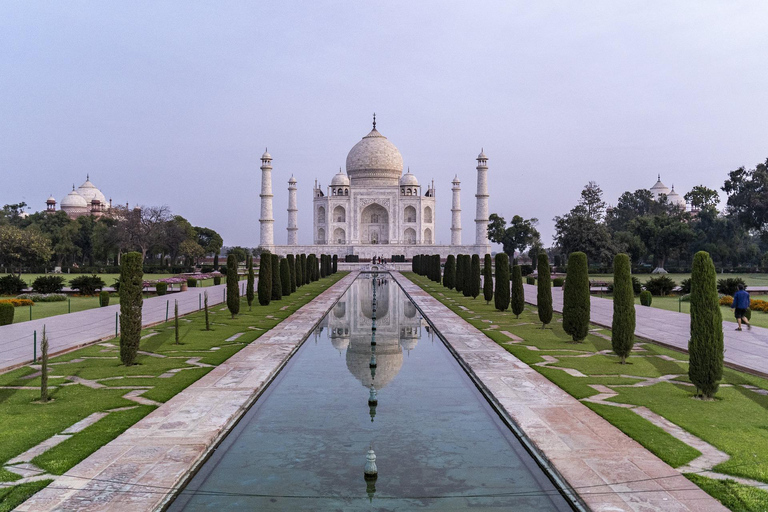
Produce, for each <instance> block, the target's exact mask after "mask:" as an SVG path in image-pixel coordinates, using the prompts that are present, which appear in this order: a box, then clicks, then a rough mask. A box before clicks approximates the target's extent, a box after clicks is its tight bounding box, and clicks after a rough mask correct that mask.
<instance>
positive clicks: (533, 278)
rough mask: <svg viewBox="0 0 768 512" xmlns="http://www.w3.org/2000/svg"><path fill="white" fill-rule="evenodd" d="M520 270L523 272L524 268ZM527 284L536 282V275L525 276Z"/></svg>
mask: <svg viewBox="0 0 768 512" xmlns="http://www.w3.org/2000/svg"><path fill="white" fill-rule="evenodd" d="M520 271H521V272H522V269H520ZM525 284H530V285H534V284H536V278H535V277H530V276H528V277H526V278H525Z"/></svg>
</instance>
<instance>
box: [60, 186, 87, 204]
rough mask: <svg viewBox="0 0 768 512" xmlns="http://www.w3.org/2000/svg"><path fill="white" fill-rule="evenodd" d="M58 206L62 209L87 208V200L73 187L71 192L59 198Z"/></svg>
mask: <svg viewBox="0 0 768 512" xmlns="http://www.w3.org/2000/svg"><path fill="white" fill-rule="evenodd" d="M60 206H61V207H62V208H63V209H67V208H88V201H86V200H85V198H84V197H83V196H81V195H80V194H78V193H77V191H76V190H75V189H74V188H73V189H72V192H70V193H69V194H67V195H66V197H64V199H62V200H61V204H60Z"/></svg>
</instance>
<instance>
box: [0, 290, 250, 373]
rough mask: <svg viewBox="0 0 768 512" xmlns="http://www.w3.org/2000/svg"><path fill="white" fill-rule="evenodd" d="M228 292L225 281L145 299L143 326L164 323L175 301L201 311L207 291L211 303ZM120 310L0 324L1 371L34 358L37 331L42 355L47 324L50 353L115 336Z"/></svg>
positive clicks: (183, 310) (186, 308) (116, 307)
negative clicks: (41, 343) (43, 337)
mask: <svg viewBox="0 0 768 512" xmlns="http://www.w3.org/2000/svg"><path fill="white" fill-rule="evenodd" d="M245 287H246V281H241V282H240V294H241V295H242V294H245ZM225 291H226V285H225V284H221V285H218V286H208V287H205V288H191V289H189V290H188V291H186V292H178V293H173V294H170V295H164V296H161V297H151V298H149V299H144V306H143V309H142V325H143V326H145V327H146V326H148V325H152V324H156V323H159V322H164V321H165V315H166V308H167V311H168V315H169V317H173V305H174V301H178V302H179V314H180V315H183V314H187V313H191V312H193V311H197V310H198V309H199V308H200V305H201V304H202V302H201V300H202V296H203V292H208V305H209V306H213V305H215V304H220V303H221V302H223V301H224V299H225V297H224V293H225ZM119 311H120V305H114V306H107V307H104V308H94V309H88V310H86V311H79V312H77V313H69V314H66V315H58V316H52V317H48V318H41V319H40V320H32V321H29V322H21V323H18V324H11V325H4V326H2V327H0V371H3V370H5V369H7V368H10V367H13V366H18V365H20V364H24V363H29V362H31V361H32V357H33V351H34V348H33V345H34V337H35V334H34V333H35V332H37V355H38V357H39V356H40V342H41V340H42V333H43V325H45V332H46V334H47V335H48V343H49V347H50V348H49V353H50V354H55V353H58V352H62V351H64V350H69V349H72V348H75V347H79V346H82V345H85V344H88V343H92V342H95V341H99V340H104V339H107V338H111V337H113V336H114V335H115V319H116V316H115V315H116V314H117V313H118V312H119Z"/></svg>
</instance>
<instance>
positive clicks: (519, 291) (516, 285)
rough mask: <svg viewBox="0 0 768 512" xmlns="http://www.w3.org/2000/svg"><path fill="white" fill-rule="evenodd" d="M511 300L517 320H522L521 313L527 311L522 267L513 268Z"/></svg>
mask: <svg viewBox="0 0 768 512" xmlns="http://www.w3.org/2000/svg"><path fill="white" fill-rule="evenodd" d="M509 300H510V303H511V305H512V312H513V313H514V314H515V318H520V313H522V312H523V311H524V310H525V288H523V272H522V269H521V268H520V265H515V266H514V267H512V291H511V295H510V299H509Z"/></svg>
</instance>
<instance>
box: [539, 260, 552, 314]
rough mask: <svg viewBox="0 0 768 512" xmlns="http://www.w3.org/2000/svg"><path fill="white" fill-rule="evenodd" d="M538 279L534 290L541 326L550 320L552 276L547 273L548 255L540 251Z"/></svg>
mask: <svg viewBox="0 0 768 512" xmlns="http://www.w3.org/2000/svg"><path fill="white" fill-rule="evenodd" d="M538 267H539V279H538V280H537V284H538V288H537V290H536V304H537V308H538V310H539V321H540V322H541V328H542V329H543V328H544V327H546V325H547V324H548V323H549V322H551V321H552V276H551V274H550V273H549V257H547V253H546V252H544V251H542V252H540V253H539V261H538Z"/></svg>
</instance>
